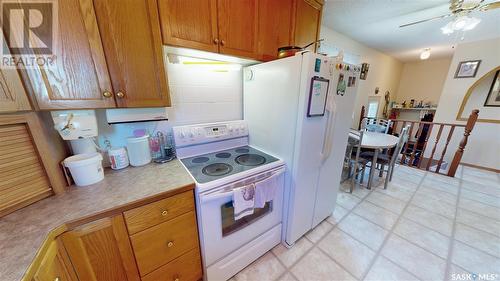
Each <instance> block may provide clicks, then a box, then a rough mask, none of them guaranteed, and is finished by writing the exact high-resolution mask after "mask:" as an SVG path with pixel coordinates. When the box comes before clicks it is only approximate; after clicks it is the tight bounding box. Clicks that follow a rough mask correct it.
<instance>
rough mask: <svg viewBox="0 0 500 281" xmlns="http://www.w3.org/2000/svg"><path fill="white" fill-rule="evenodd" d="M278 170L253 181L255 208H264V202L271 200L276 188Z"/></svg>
mask: <svg viewBox="0 0 500 281" xmlns="http://www.w3.org/2000/svg"><path fill="white" fill-rule="evenodd" d="M280 174H281V173H280V172H278V173H276V174H273V175H272V176H270V177H269V178H266V179H264V180H262V181H259V182H256V183H255V208H264V206H265V205H266V202H269V201H272V200H273V199H274V197H275V196H276V189H278V185H279V183H278V179H279V177H278V175H280Z"/></svg>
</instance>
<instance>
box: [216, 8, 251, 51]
mask: <svg viewBox="0 0 500 281" xmlns="http://www.w3.org/2000/svg"><path fill="white" fill-rule="evenodd" d="M259 1H260V0H237V1H234V0H217V7H218V26H219V48H220V52H221V53H223V54H228V55H234V56H241V57H248V58H256V59H258V58H259V55H258V53H257V43H258V32H259Z"/></svg>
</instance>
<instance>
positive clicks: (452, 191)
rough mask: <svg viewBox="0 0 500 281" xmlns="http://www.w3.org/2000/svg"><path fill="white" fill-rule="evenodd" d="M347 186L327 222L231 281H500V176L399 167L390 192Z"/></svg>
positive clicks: (471, 170) (470, 170)
mask: <svg viewBox="0 0 500 281" xmlns="http://www.w3.org/2000/svg"><path fill="white" fill-rule="evenodd" d="M348 186H349V185H348V183H345V184H343V185H342V186H341V190H340V191H339V194H338V198H337V207H336V209H335V211H334V212H333V214H332V215H331V216H330V217H329V218H327V219H326V220H325V221H323V222H322V223H321V224H319V225H318V226H317V227H316V228H315V229H313V230H312V231H310V232H309V233H307V234H306V235H305V236H304V237H302V238H301V239H300V240H299V241H297V243H296V244H295V245H294V246H293V247H292V248H290V249H287V248H285V247H284V246H282V245H278V246H276V247H275V248H274V249H273V250H272V251H270V252H268V253H266V254H265V255H264V256H262V257H261V258H260V259H258V260H257V261H255V262H254V263H252V264H251V265H249V266H248V267H247V268H245V269H244V270H242V271H241V272H240V273H238V274H237V275H236V276H234V277H233V278H232V279H231V281H243V280H248V281H267V280H283V281H285V280H286V281H289V280H290V281H292V280H300V281H302V280H304V281H305V280H311V281H315V280H490V281H491V280H500V174H496V173H492V172H485V171H482V170H478V169H474V168H468V167H460V169H459V171H458V172H457V176H456V177H455V178H449V177H445V176H441V175H436V174H433V173H425V172H423V171H419V170H416V169H412V168H408V167H404V166H401V167H398V168H397V169H396V171H395V174H394V178H393V181H392V182H391V183H390V184H389V187H388V189H387V190H384V189H383V182H382V180H380V181H379V182H378V183H377V184H376V187H375V188H373V190H372V191H370V190H366V189H364V188H360V187H359V186H358V187H357V188H356V189H355V191H354V192H353V194H349V193H347V192H346V191H345V190H348Z"/></svg>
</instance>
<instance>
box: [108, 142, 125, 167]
mask: <svg viewBox="0 0 500 281" xmlns="http://www.w3.org/2000/svg"><path fill="white" fill-rule="evenodd" d="M108 158H109V163H110V164H111V169H113V170H120V169H123V168H126V167H128V165H129V161H128V155H127V150H125V147H113V148H110V149H108Z"/></svg>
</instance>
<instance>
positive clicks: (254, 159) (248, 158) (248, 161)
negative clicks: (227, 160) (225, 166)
mask: <svg viewBox="0 0 500 281" xmlns="http://www.w3.org/2000/svg"><path fill="white" fill-rule="evenodd" d="M234 160H235V161H236V163H238V164H240V165H243V166H259V165H262V164H264V163H266V158H264V157H262V156H260V155H257V154H242V155H240V156H238V157H236V159H234Z"/></svg>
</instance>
